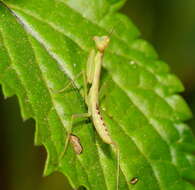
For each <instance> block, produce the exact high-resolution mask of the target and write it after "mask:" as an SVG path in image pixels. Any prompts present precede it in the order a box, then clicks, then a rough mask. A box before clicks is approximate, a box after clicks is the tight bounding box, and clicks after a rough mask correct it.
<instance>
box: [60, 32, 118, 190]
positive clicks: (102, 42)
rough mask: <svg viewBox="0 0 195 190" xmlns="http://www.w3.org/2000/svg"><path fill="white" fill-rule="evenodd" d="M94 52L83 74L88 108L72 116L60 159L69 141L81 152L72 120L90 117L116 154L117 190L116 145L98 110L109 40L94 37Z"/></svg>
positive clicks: (90, 55) (78, 152) (91, 53)
mask: <svg viewBox="0 0 195 190" xmlns="http://www.w3.org/2000/svg"><path fill="white" fill-rule="evenodd" d="M93 39H94V41H95V45H96V50H95V49H93V50H91V52H90V54H89V57H88V61H87V66H86V72H84V73H83V78H84V84H85V85H84V97H85V103H86V105H87V108H88V112H87V113H82V114H74V115H72V121H71V127H70V129H69V132H68V137H67V139H66V142H65V148H64V151H63V153H62V157H63V155H64V154H65V151H66V149H67V146H68V143H69V141H70V142H71V144H72V145H73V148H74V150H75V151H76V153H77V154H80V153H81V152H82V150H81V147H82V146H81V145H80V142H79V140H78V138H76V137H74V138H72V137H73V136H72V135H71V130H72V125H73V120H74V119H75V118H78V117H90V118H91V120H92V122H93V124H94V127H95V129H96V131H97V133H98V134H99V136H100V137H101V139H102V141H103V142H104V143H106V144H110V145H113V146H114V147H115V148H116V152H117V169H116V172H117V173H116V190H118V186H119V150H118V146H117V144H116V143H115V142H114V141H113V140H112V138H111V136H110V134H109V131H108V129H107V126H106V125H105V122H104V120H103V118H102V116H101V113H100V109H99V83H100V77H101V67H102V63H103V56H104V51H105V49H106V48H107V46H108V44H109V42H110V38H109V37H108V36H101V37H99V36H95V37H94V38H93ZM87 84H90V85H91V86H90V89H89V90H87Z"/></svg>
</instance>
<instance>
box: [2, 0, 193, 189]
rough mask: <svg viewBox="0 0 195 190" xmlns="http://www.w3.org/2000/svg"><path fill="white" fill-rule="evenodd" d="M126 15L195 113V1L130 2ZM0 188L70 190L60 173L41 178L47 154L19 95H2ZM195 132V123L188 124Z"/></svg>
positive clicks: (149, 0)
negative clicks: (167, 67)
mask: <svg viewBox="0 0 195 190" xmlns="http://www.w3.org/2000/svg"><path fill="white" fill-rule="evenodd" d="M121 12H123V13H125V14H126V15H128V16H129V17H130V18H131V19H132V20H133V22H134V23H135V24H136V25H137V26H138V28H139V29H140V31H141V33H142V37H143V38H144V39H146V40H148V41H149V42H150V43H152V44H153V46H154V48H155V49H156V50H157V52H158V54H159V56H160V58H161V59H162V60H164V61H166V62H167V63H168V64H169V65H170V67H171V70H172V72H173V73H175V74H176V75H177V76H179V78H180V79H181V80H182V82H183V83H184V85H185V88H186V91H185V92H184V93H183V94H182V95H183V96H184V97H185V99H186V101H187V102H188V104H189V106H190V107H191V109H192V112H193V113H195V1H194V0H185V1H184V0H128V2H127V3H126V4H125V6H124V7H123V9H122V10H121ZM0 123H1V127H0V189H2V190H26V189H28V190H31V189H32V190H34V189H36V190H46V189H47V190H71V188H70V185H69V184H68V182H67V180H66V178H65V177H64V176H62V175H61V174H59V173H55V174H53V175H51V176H48V177H42V172H43V167H44V162H45V158H46V152H45V150H44V148H43V147H34V145H33V141H34V140H33V138H34V121H33V120H28V121H26V122H23V121H22V119H21V115H20V110H19V106H18V102H17V99H16V97H13V98H9V99H7V100H4V98H3V95H2V92H1V91H0ZM189 124H190V126H191V127H192V129H193V130H194V132H195V127H194V128H193V125H194V124H195V120H194V119H192V120H191V121H189Z"/></svg>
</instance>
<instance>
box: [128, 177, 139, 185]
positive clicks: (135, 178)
mask: <svg viewBox="0 0 195 190" xmlns="http://www.w3.org/2000/svg"><path fill="white" fill-rule="evenodd" d="M138 181H139V179H138V178H137V177H134V178H132V179H131V181H130V184H132V185H135V184H136V183H137V182H138Z"/></svg>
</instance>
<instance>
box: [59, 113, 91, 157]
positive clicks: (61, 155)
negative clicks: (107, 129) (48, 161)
mask: <svg viewBox="0 0 195 190" xmlns="http://www.w3.org/2000/svg"><path fill="white" fill-rule="evenodd" d="M88 117H90V114H89V113H81V114H73V115H72V117H71V124H70V128H69V129H68V131H67V137H66V140H65V146H64V150H63V151H62V152H61V154H60V157H59V159H60V160H61V159H62V158H63V157H64V154H65V153H66V150H67V147H68V144H69V140H70V136H71V133H72V128H73V124H74V120H75V119H77V118H88Z"/></svg>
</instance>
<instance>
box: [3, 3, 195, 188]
mask: <svg viewBox="0 0 195 190" xmlns="http://www.w3.org/2000/svg"><path fill="white" fill-rule="evenodd" d="M123 4H124V0H121V1H116V0H93V1H91V0H79V1H78V0H50V1H48V0H28V1H26V0H7V1H2V2H1V3H0V60H1V64H0V71H1V74H0V83H1V84H2V88H3V92H4V95H5V96H6V97H9V96H12V95H14V94H16V95H17V97H18V100H19V103H20V107H21V114H22V117H23V118H24V119H28V118H30V117H31V118H34V119H35V121H36V134H35V144H36V145H44V147H45V148H46V150H47V153H48V157H47V162H46V167H45V171H44V173H45V175H48V174H50V173H51V172H54V171H60V172H62V173H63V174H64V175H66V176H67V177H68V179H69V181H70V182H71V184H72V186H73V187H74V188H78V187H79V186H84V187H86V188H87V189H93V190H106V189H108V190H112V189H116V163H117V161H116V154H115V150H114V149H113V148H112V147H111V146H110V145H107V144H104V143H103V142H102V140H101V139H100V138H99V136H98V135H97V133H96V132H95V130H94V128H93V125H92V122H91V121H90V120H89V121H88V120H86V119H78V120H77V121H76V123H75V127H74V129H73V134H74V135H76V136H78V137H79V139H80V142H81V145H82V147H83V153H82V154H80V155H77V154H75V152H74V150H73V148H72V147H71V145H69V146H68V150H67V152H66V154H65V155H64V157H63V159H60V155H61V153H62V152H63V150H64V146H65V139H66V137H67V135H66V134H67V131H68V129H69V128H70V125H71V116H72V114H78V113H85V112H87V109H86V106H85V104H84V100H83V96H82V93H81V91H80V89H81V90H82V87H83V81H82V78H77V79H76V76H77V75H78V73H80V72H81V71H82V70H83V69H84V68H85V65H86V60H87V57H88V54H89V51H90V50H91V49H92V48H94V42H93V40H92V38H93V36H95V35H108V34H109V33H110V32H111V31H112V30H113V28H114V30H113V33H112V35H111V43H110V45H109V47H108V49H107V50H106V53H105V57H104V63H103V73H102V78H101V88H100V103H101V106H100V107H101V113H102V115H103V118H104V120H105V122H106V125H107V126H108V129H109V131H110V133H111V136H112V138H113V140H114V141H115V142H116V143H117V144H118V146H119V151H120V185H119V189H121V190H122V189H136V190H157V189H159V190H164V189H166V190H175V189H177V190H180V189H181V190H183V189H187V190H191V189H192V190H193V189H195V187H194V186H193V185H192V184H191V181H193V180H195V175H194V173H193V171H194V169H195V157H194V155H193V152H194V151H195V138H194V136H193V135H192V133H191V131H190V130H189V129H188V126H187V125H186V124H184V123H183V122H184V121H186V120H188V119H189V118H190V117H191V112H190V110H189V108H188V106H187V105H186V103H185V101H184V100H183V99H182V97H181V96H179V95H177V93H180V92H182V91H183V90H184V89H183V85H182V84H181V82H180V81H179V80H178V78H177V77H176V76H175V75H173V74H171V73H170V72H169V68H168V66H167V65H166V64H165V63H164V62H162V61H160V60H159V59H158V55H157V53H156V52H155V50H154V49H153V48H152V46H151V45H150V44H148V43H147V42H146V41H144V40H143V39H141V38H140V34H139V31H138V30H137V28H136V27H135V26H134V24H133V23H132V22H131V21H130V20H129V19H128V18H127V17H126V16H125V15H122V14H120V13H118V12H117V11H118V9H119V8H120V7H121V6H122V5H123ZM70 81H73V82H74V85H75V86H77V88H78V89H77V90H75V89H73V88H70V89H68V90H66V91H64V92H63V93H56V92H57V91H58V90H60V89H63V88H64V87H65V86H66V84H67V83H68V82H70ZM135 177H137V178H138V182H137V183H136V184H135V185H133V184H131V183H130V181H131V180H132V179H133V178H135Z"/></svg>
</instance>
